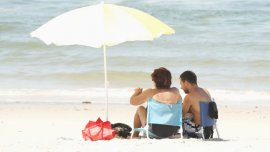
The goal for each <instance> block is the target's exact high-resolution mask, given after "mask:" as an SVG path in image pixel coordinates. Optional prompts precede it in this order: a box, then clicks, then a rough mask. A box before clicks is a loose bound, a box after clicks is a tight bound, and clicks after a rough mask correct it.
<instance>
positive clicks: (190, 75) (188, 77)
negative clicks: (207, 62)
mask: <svg viewBox="0 0 270 152" xmlns="http://www.w3.org/2000/svg"><path fill="white" fill-rule="evenodd" d="M180 79H181V80H182V81H183V82H185V81H187V82H189V83H191V84H196V85H197V76H196V74H195V73H194V72H192V71H185V72H183V73H182V74H181V75H180Z"/></svg>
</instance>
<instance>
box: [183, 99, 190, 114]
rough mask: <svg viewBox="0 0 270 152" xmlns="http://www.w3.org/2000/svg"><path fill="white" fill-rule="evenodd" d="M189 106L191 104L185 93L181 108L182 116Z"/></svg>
mask: <svg viewBox="0 0 270 152" xmlns="http://www.w3.org/2000/svg"><path fill="white" fill-rule="evenodd" d="M190 106H191V101H190V96H189V95H186V96H185V98H184V101H183V109H182V114H183V116H185V114H186V113H188V111H189V108H190Z"/></svg>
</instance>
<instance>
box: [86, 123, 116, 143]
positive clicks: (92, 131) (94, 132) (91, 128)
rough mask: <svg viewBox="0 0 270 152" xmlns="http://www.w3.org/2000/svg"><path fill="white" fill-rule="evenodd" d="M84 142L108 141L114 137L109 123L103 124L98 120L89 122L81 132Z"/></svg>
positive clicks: (113, 131)
mask: <svg viewBox="0 0 270 152" xmlns="http://www.w3.org/2000/svg"><path fill="white" fill-rule="evenodd" d="M82 136H83V138H84V140H85V141H86V140H92V141H96V140H110V139H112V138H114V137H115V130H113V129H112V127H111V123H110V122H109V121H105V122H103V121H102V120H101V119H100V118H98V119H97V121H91V120H90V121H89V122H88V123H87V124H86V126H85V128H84V130H82Z"/></svg>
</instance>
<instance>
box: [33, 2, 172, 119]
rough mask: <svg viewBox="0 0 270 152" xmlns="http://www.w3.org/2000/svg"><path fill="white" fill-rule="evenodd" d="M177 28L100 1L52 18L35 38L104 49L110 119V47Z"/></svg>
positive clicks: (50, 42) (138, 11)
mask: <svg viewBox="0 0 270 152" xmlns="http://www.w3.org/2000/svg"><path fill="white" fill-rule="evenodd" d="M173 33H174V30H173V29H172V28H171V27H169V26H168V25H166V24H165V23H163V22H161V21H160V20H158V19H157V18H155V17H153V16H151V15H149V14H147V13H145V12H142V11H140V10H137V9H134V8H129V7H125V6H119V5H114V4H104V3H101V4H98V5H92V6H86V7H82V8H78V9H75V10H71V11H69V12H66V13H64V14H61V15H59V16H57V17H55V18H53V19H52V20H50V21H48V22H47V23H45V24H44V25H42V26H41V27H39V28H38V29H36V30H35V31H33V32H31V36H32V37H36V38H39V39H40V40H42V41H44V42H45V43H46V44H47V45H50V44H55V45H57V46H63V45H83V46H90V47H94V48H103V54H104V81H105V96H106V105H107V106H106V109H107V111H106V119H107V120H108V80H107V62H106V47H108V46H113V45H117V44H120V43H123V42H127V41H147V40H153V39H155V38H158V37H160V36H161V35H162V34H173Z"/></svg>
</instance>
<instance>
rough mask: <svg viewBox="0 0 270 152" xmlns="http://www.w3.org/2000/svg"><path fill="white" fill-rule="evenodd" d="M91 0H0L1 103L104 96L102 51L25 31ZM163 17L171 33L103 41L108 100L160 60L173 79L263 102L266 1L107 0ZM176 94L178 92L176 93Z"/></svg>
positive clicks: (268, 50) (142, 80) (224, 97)
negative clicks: (49, 41)
mask: <svg viewBox="0 0 270 152" xmlns="http://www.w3.org/2000/svg"><path fill="white" fill-rule="evenodd" d="M98 3H100V1H96V0H28V1H23V0H1V1H0V63H1V64H0V101H1V102H65V101H68V102H82V101H92V102H104V101H105V100H104V99H105V98H104V89H103V86H104V82H103V81H104V76H103V54H102V50H101V49H94V48H90V47H83V46H65V47H63V46H61V47H59V46H53V45H52V46H46V45H45V44H44V43H43V42H41V41H40V40H38V39H35V38H31V37H30V34H29V33H30V32H32V31H34V30H35V29H36V28H38V27H39V26H41V25H42V24H44V23H46V22H47V21H48V20H50V19H52V18H53V17H56V16H57V15H60V14H62V13H64V12H66V11H69V10H72V9H75V8H79V7H83V6H87V5H92V4H98ZM105 3H114V4H118V5H124V6H128V7H133V8H137V9H140V10H143V11H145V12H147V13H150V14H152V15H153V16H155V17H157V18H159V19H160V20H162V21H164V22H165V23H167V24H168V25H170V26H171V27H173V28H174V29H175V30H176V34H174V35H170V36H162V37H161V38H159V39H157V40H155V41H151V42H127V43H123V44H120V45H117V46H113V47H110V48H108V57H107V60H108V61H107V62H108V78H109V86H110V92H109V95H110V102H115V103H128V100H129V96H130V94H132V91H133V88H134V87H143V88H149V87H152V85H153V84H152V82H151V78H150V74H151V72H152V71H153V69H155V68H158V67H161V66H163V67H166V68H168V69H169V70H170V71H171V72H172V74H173V85H174V86H176V87H178V88H179V82H178V81H179V80H178V77H179V75H180V74H181V72H183V71H185V70H192V71H194V72H195V73H196V74H197V75H198V82H199V85H200V86H202V87H206V88H208V89H209V90H210V91H211V93H212V94H213V96H214V97H215V98H216V100H220V101H222V102H223V103H224V104H229V103H227V102H233V103H234V104H261V105H269V99H270V86H269V85H270V1H266V0H248V1H247V0H166V1H160V0H147V1H143V0H136V1H135V0H134V1H132V0H111V1H109V0H108V1H105ZM181 93H182V95H184V94H183V92H181Z"/></svg>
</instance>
